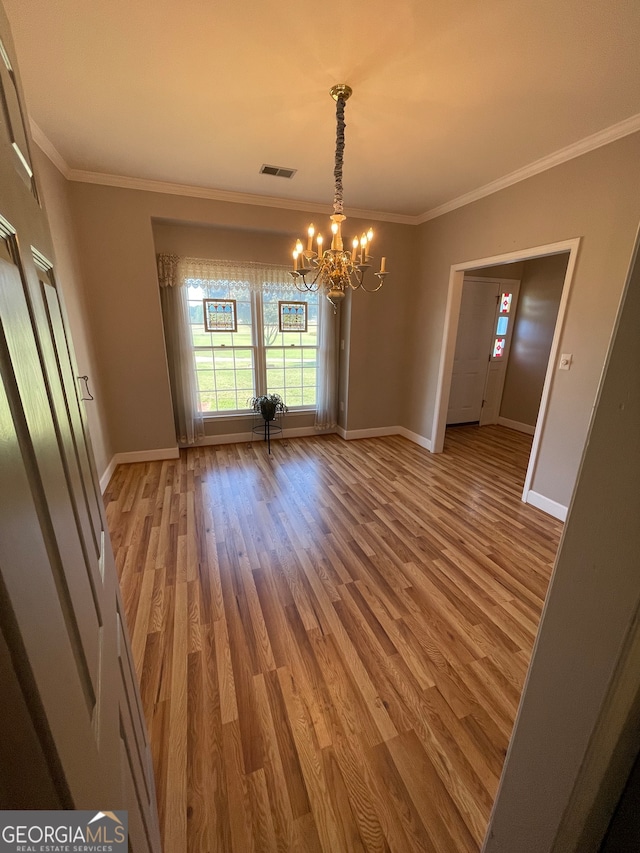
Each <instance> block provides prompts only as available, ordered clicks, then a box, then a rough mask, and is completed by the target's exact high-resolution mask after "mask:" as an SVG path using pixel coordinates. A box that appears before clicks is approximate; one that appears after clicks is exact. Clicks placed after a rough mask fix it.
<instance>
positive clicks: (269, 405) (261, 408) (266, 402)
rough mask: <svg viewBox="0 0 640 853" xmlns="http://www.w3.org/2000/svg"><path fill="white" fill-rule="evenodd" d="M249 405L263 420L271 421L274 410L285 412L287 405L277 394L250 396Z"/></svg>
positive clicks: (274, 414) (274, 413)
mask: <svg viewBox="0 0 640 853" xmlns="http://www.w3.org/2000/svg"><path fill="white" fill-rule="evenodd" d="M249 405H250V406H251V408H252V409H253V411H254V412H260V414H261V415H262V417H263V418H264V420H265V421H272V420H273V419H274V418H275V416H276V412H283V413H284V412H286V411H287V407H286V406H285V404H284V400H283V399H282V397H281V396H280V395H279V394H261V395H260V396H259V397H251V398H250V400H249Z"/></svg>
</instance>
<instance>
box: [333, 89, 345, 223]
mask: <svg viewBox="0 0 640 853" xmlns="http://www.w3.org/2000/svg"><path fill="white" fill-rule="evenodd" d="M344 105H345V99H344V97H342V96H340V97H339V98H337V100H336V122H337V127H336V160H335V168H334V170H333V176H334V178H335V182H336V187H335V192H334V196H333V212H334V213H342V212H343V210H344V206H343V203H342V164H343V162H344V129H345V127H346V125H345V122H344Z"/></svg>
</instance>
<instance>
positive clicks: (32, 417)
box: [0, 6, 160, 853]
mask: <svg viewBox="0 0 640 853" xmlns="http://www.w3.org/2000/svg"><path fill="white" fill-rule="evenodd" d="M0 39H1V46H0V85H1V88H2V92H1V93H0V94H1V100H2V104H1V105H0V186H1V187H2V196H1V197H0V483H1V487H0V518H1V522H2V523H1V524H0V619H1V623H0V627H1V632H2V637H1V638H0V639H2V642H3V643H4V646H2V648H0V651H1V652H2V656H1V659H0V664H1V666H0V674H2V675H3V677H4V675H5V674H6V677H7V678H8V679H9V682H10V686H11V689H7V690H4V691H3V692H2V696H3V697H4V699H5V701H6V702H8V703H10V707H3V708H2V709H1V712H0V721H1V722H5V721H6V720H11V719H14V720H17V721H19V722H20V721H21V723H22V724H16V727H15V729H14V728H12V727H11V726H6V725H4V726H0V764H2V763H4V762H5V761H7V766H9V762H8V757H9V756H11V755H12V754H13V755H14V757H15V754H18V755H19V756H21V757H22V758H23V759H24V761H25V762H27V761H28V756H29V755H32V756H34V760H33V762H29V763H28V768H29V773H30V774H31V776H32V778H33V785H32V786H30V790H29V791H27V790H26V789H25V786H24V785H17V784H16V785H15V786H13V787H12V786H11V785H10V780H9V785H7V784H5V776H3V775H2V774H1V773H0V781H2V783H3V784H2V790H1V791H0V793H1V794H2V802H3V805H4V807H5V808H39V807H40V808H41V807H46V806H47V805H49V804H50V802H51V801H52V799H57V801H58V802H59V803H60V804H62V805H63V806H64V807H66V808H84V809H96V810H103V809H104V808H105V807H106V808H109V809H118V808H125V809H127V810H129V812H130V816H131V826H132V832H131V835H130V845H129V849H130V850H131V851H132V853H147V851H149V853H152V852H153V853H159V851H160V842H159V826H158V816H157V811H156V807H155V793H154V782H153V773H152V769H151V762H150V759H149V748H148V742H147V736H146V730H145V725H144V721H143V718H142V714H141V712H140V700H139V695H138V687H137V683H136V680H135V676H134V673H133V670H132V668H131V662H130V653H129V644H128V638H127V635H126V627H125V626H124V624H123V623H122V621H121V620H120V616H119V612H118V592H117V578H116V573H115V566H114V561H113V552H112V550H111V543H110V541H109V537H108V534H107V533H106V525H105V516H104V509H103V506H102V501H101V497H100V490H99V486H98V483H97V477H96V471H95V463H94V460H93V456H92V452H91V442H90V436H89V433H88V431H87V427H86V416H85V414H84V412H83V408H82V403H81V402H80V398H79V394H78V388H77V385H76V380H75V376H76V373H77V371H76V369H75V359H74V356H73V348H72V344H71V340H70V337H69V335H68V333H67V329H66V324H65V314H64V305H63V304H62V301H61V294H60V292H59V290H58V287H57V282H56V279H55V276H54V274H53V264H52V263H51V262H49V261H47V260H46V259H47V258H53V248H52V245H51V237H50V234H49V228H48V223H47V219H46V215H45V213H44V211H43V210H42V208H41V207H40V205H39V202H38V198H37V193H36V192H35V189H36V183H35V181H36V180H37V175H36V176H32V179H31V180H25V176H27V177H28V176H29V172H30V170H31V165H30V159H29V157H28V149H29V134H28V129H27V127H26V126H25V124H24V122H23V121H22V116H24V115H26V113H25V111H24V110H23V108H22V104H21V88H20V81H19V77H18V76H17V74H16V63H15V55H14V53H13V45H12V41H11V36H10V33H9V28H8V23H7V20H6V17H5V15H4V11H3V10H2V7H1V6H0ZM23 137H24V138H23ZM17 152H19V153H22V154H23V156H22V159H21V158H20V157H19V156H18V153H17ZM25 152H26V154H25ZM33 247H35V248H33ZM5 647H6V651H3V650H5ZM6 661H9V662H10V666H9V665H7V664H6ZM0 686H1V685H0ZM25 715H28V719H26V716H25ZM22 732H24V733H25V737H24V739H23V738H22V737H20V734H21V733H22ZM24 766H27V765H26V764H25V765H24ZM35 791H43V792H45V791H46V792H48V793H47V794H46V796H45V795H44V794H43V801H42V802H39V801H38V800H37V799H36V800H35V801H34V796H33V795H32V794H33V792H35ZM45 800H46V802H45Z"/></svg>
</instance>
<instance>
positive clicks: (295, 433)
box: [181, 426, 336, 447]
mask: <svg viewBox="0 0 640 853" xmlns="http://www.w3.org/2000/svg"><path fill="white" fill-rule="evenodd" d="M332 432H336V429H316V428H315V427H313V426H307V427H289V428H287V427H285V428H284V429H283V431H282V432H281V433H277V434H274V435H272V436H271V441H278V440H279V439H281V438H301V437H303V436H308V435H327V434H329V433H332ZM262 440H263V439H262V434H261V433H254V432H252V431H251V430H248V431H246V432H230V433H224V434H221V435H205V437H204V438H203V439H201V440H200V441H199V442H198V443H197V444H190V445H181V446H184V447H203V446H209V445H215V444H240V443H244V442H247V441H262Z"/></svg>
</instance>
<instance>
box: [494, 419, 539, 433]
mask: <svg viewBox="0 0 640 853" xmlns="http://www.w3.org/2000/svg"><path fill="white" fill-rule="evenodd" d="M498 423H499V425H500V426H504V427H508V428H509V429H515V430H517V431H518V432H526V434H527V435H533V434H534V433H535V431H536V428H535V427H534V426H531V424H522V423H520V421H512V420H511V418H498Z"/></svg>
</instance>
